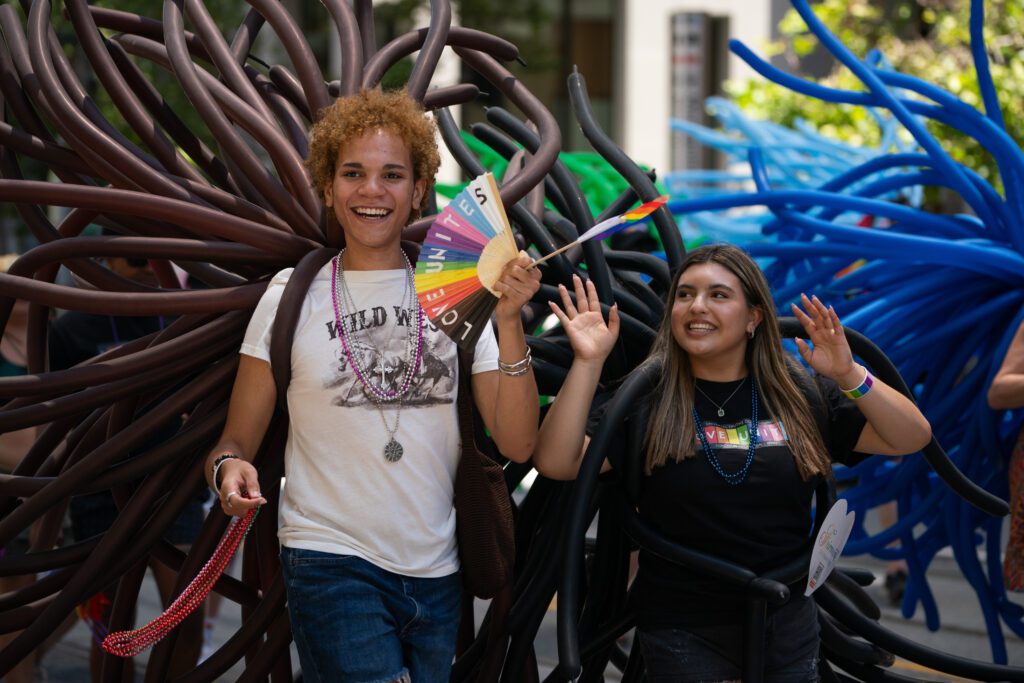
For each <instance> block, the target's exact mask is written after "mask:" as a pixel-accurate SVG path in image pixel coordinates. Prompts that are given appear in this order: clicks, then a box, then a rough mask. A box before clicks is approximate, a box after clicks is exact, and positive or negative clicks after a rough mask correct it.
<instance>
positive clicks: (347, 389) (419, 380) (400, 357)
mask: <svg viewBox="0 0 1024 683" xmlns="http://www.w3.org/2000/svg"><path fill="white" fill-rule="evenodd" d="M410 325H412V326H413V328H412V329H413V334H415V325H416V318H415V316H411V315H410V314H409V312H408V311H407V310H406V309H404V308H402V307H401V306H392V307H390V310H388V309H385V307H383V306H374V307H373V308H370V309H360V310H357V311H356V312H355V313H352V314H348V315H346V316H345V329H346V330H349V333H348V334H347V335H346V337H345V340H346V342H347V343H348V350H349V354H351V356H352V357H353V359H354V360H355V361H356V362H357V363H358V365H359V367H360V368H361V369H362V371H363V376H364V377H365V378H366V379H367V380H368V381H370V382H371V383H372V384H373V385H374V386H378V387H381V386H382V387H383V388H384V389H385V390H387V391H397V390H398V389H399V388H400V387H401V385H402V382H403V380H404V379H405V373H406V372H407V371H408V363H409V362H413V361H414V360H415V349H414V351H413V353H412V354H407V352H406V343H407V340H408V335H409V332H410ZM325 329H326V330H327V333H328V335H329V336H330V342H331V343H332V344H335V345H336V347H335V350H334V358H335V363H333V364H332V367H331V374H330V375H329V376H327V377H326V378H325V381H324V387H325V388H326V389H330V390H333V391H334V392H335V395H334V399H333V403H334V405H336V406H340V407H345V408H351V407H354V406H368V407H372V406H374V405H375V403H374V401H373V400H372V398H371V397H370V396H369V394H368V393H367V391H366V389H365V387H364V386H363V383H362V382H361V381H360V380H359V377H358V376H356V373H355V370H354V369H353V368H352V367H351V364H350V363H349V358H348V356H347V355H346V354H345V351H344V349H343V347H342V344H341V339H340V338H339V336H338V329H337V323H336V322H335V321H334V320H328V321H325ZM352 330H354V333H353V332H352ZM415 343H416V340H415V337H414V338H413V344H414V345H415ZM410 355H411V357H410ZM455 357H456V347H455V344H453V343H451V342H450V341H449V340H448V338H447V337H446V336H444V335H443V334H442V333H441V331H440V330H438V329H437V328H436V327H434V325H433V324H432V323H431V322H430V321H429V320H426V319H425V318H424V327H423V347H422V351H421V352H420V367H419V370H418V371H417V372H416V375H415V376H414V377H413V380H412V387H411V388H410V389H409V392H408V393H407V394H406V395H405V396H404V397H403V399H402V406H403V407H413V406H428V405H438V404H449V403H452V402H454V401H455V388H456V377H455V372H456V358H455ZM389 406H394V407H396V408H397V406H398V403H397V402H395V403H384V404H381V407H383V408H388V407H389Z"/></svg>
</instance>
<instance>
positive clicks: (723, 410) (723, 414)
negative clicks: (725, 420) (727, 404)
mask: <svg viewBox="0 0 1024 683" xmlns="http://www.w3.org/2000/svg"><path fill="white" fill-rule="evenodd" d="M718 417H725V408H719V409H718Z"/></svg>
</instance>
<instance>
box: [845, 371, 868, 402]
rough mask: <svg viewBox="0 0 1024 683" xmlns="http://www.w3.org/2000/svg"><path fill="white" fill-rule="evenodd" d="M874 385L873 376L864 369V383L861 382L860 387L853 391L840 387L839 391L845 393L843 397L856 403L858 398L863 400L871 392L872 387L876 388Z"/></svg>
mask: <svg viewBox="0 0 1024 683" xmlns="http://www.w3.org/2000/svg"><path fill="white" fill-rule="evenodd" d="M874 384H875V378H874V377H872V376H871V373H870V372H868V369H867V368H864V381H863V382H861V383H860V385H859V386H856V387H854V388H853V389H843V388H842V387H839V391H841V392H843V396H845V397H846V398H849V399H853V400H854V401H856V400H857V399H858V398H861V397H862V396H864V395H865V394H866V393H868V392H869V391H871V387H872V386H874Z"/></svg>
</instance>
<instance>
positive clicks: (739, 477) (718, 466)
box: [692, 377, 758, 486]
mask: <svg viewBox="0 0 1024 683" xmlns="http://www.w3.org/2000/svg"><path fill="white" fill-rule="evenodd" d="M692 412H693V421H694V423H695V424H696V426H697V438H698V439H700V445H701V446H703V447H704V455H705V456H706V457H707V459H708V463H710V464H711V467H713V468H714V470H715V472H717V473H718V476H720V477H721V478H722V479H724V480H725V481H726V483H727V484H732V485H734V486H736V485H738V484H742V483H743V480H744V479H746V478H747V473H748V472H749V471H750V465H751V463H753V462H754V451H755V450H756V449H757V441H758V434H757V428H758V420H757V382H755V381H754V378H753V377H751V378H750V430H749V443H748V445H747V459H746V461H745V462H744V463H743V467H741V468H740V469H739V470H737V471H736V472H726V471H725V469H724V468H723V467H722V463H720V462H719V461H718V456H716V455H715V452H714V451H713V450H711V444H709V443H708V437H707V435H706V434H704V422H703V421H701V419H700V415H698V414H697V406H694V407H693V409H692Z"/></svg>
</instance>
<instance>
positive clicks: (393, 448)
mask: <svg viewBox="0 0 1024 683" xmlns="http://www.w3.org/2000/svg"><path fill="white" fill-rule="evenodd" d="M404 452H405V449H404V448H402V444H400V443H398V442H397V441H395V440H394V439H391V441H388V445H387V446H385V447H384V459H385V460H387V461H388V462H398V461H399V460H401V459H402V453H404Z"/></svg>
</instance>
